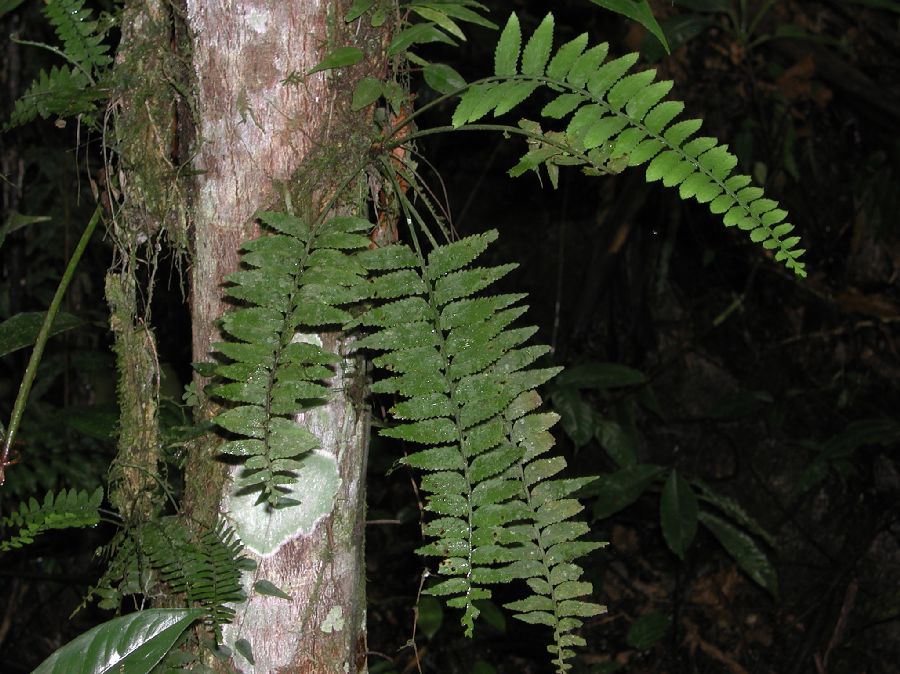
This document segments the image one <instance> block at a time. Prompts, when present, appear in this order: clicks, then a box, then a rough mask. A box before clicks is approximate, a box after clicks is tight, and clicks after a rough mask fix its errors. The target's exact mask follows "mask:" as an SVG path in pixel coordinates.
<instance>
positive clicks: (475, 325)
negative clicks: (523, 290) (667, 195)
mask: <svg viewBox="0 0 900 674" xmlns="http://www.w3.org/2000/svg"><path fill="white" fill-rule="evenodd" d="M496 236H497V233H496V232H495V231H489V232H486V233H484V234H479V235H475V236H470V237H467V238H465V239H462V240H460V241H456V242H454V243H451V244H448V245H445V246H440V247H438V248H435V249H434V250H432V251H431V253H430V254H429V256H428V258H427V260H425V259H423V258H420V257H419V256H417V255H416V254H414V253H413V252H412V251H411V250H409V249H408V248H405V247H402V246H393V247H392V248H394V249H396V252H395V253H393V254H392V255H391V262H392V264H389V265H388V264H386V265H384V266H382V267H381V269H383V270H384V273H382V274H381V275H379V276H376V277H375V278H374V279H373V281H372V286H373V289H374V291H373V295H374V296H375V297H376V298H377V297H383V298H385V300H386V301H384V302H378V303H376V304H375V305H374V306H373V307H372V308H370V309H369V310H368V311H367V312H366V313H364V314H362V315H361V316H360V317H359V318H357V319H356V320H355V321H354V325H362V326H372V327H373V328H374V331H373V332H371V333H370V334H369V335H367V336H365V337H363V338H362V339H360V340H359V341H358V342H357V348H364V349H371V350H375V351H379V352H381V355H379V356H378V357H376V358H375V359H374V361H373V362H374V363H375V365H376V366H378V367H380V368H381V369H383V370H386V371H387V372H388V373H390V376H388V377H387V378H383V379H380V380H378V381H376V382H375V383H374V385H373V387H372V388H373V390H374V391H376V392H381V393H391V394H396V395H397V396H399V397H400V399H401V400H400V402H398V403H396V404H395V405H394V406H393V408H392V409H391V415H392V417H393V418H394V420H395V421H396V422H397V423H396V425H394V426H391V427H389V428H387V429H384V430H383V431H382V435H385V436H388V437H392V438H397V439H400V440H404V441H406V442H410V443H414V444H417V445H423V446H424V449H420V450H418V451H415V452H414V453H412V454H409V455H408V456H406V457H405V458H403V459H402V460H401V463H404V464H406V465H409V466H411V467H413V468H416V469H418V470H420V471H423V473H424V475H423V477H422V479H421V488H422V491H423V492H425V493H426V494H428V497H427V503H426V506H425V509H426V510H427V511H428V512H429V513H431V514H432V515H433V518H432V519H431V520H430V521H429V522H428V523H427V524H426V525H425V535H426V536H427V537H428V538H429V539H430V541H429V542H428V543H427V544H426V545H425V546H423V547H421V548H420V549H419V550H418V552H419V553H420V554H422V555H426V556H432V557H438V558H439V559H440V560H441V561H440V563H439V565H438V574H439V575H440V576H441V580H440V581H439V582H437V583H436V584H434V585H432V586H430V587H428V588H427V589H426V592H428V593H429V594H433V595H438V596H442V597H445V598H446V602H447V605H449V606H451V607H455V608H459V609H462V611H463V615H462V624H463V626H464V627H465V631H466V633H467V634H471V633H472V630H473V628H474V621H475V619H476V618H477V617H478V615H479V607H478V606H479V600H481V599H487V598H488V597H490V596H491V590H490V586H491V585H494V584H498V583H510V582H513V581H522V580H524V581H525V582H526V584H527V587H528V588H529V590H530V593H529V595H528V596H527V597H526V598H525V599H522V600H520V601H516V602H513V603H511V604H509V605H507V608H508V609H510V610H512V611H513V612H514V615H515V617H517V618H519V619H521V620H524V621H526V622H529V623H536V624H543V625H546V626H548V627H550V628H551V630H553V635H554V638H553V643H552V645H551V646H550V647H549V648H550V651H551V652H552V653H553V655H554V662H555V663H556V666H557V670H558V671H559V672H565V671H567V670H568V669H569V667H570V665H569V664H568V660H569V659H570V658H571V656H572V655H573V651H572V647H574V646H578V645H583V644H584V640H583V639H582V638H581V637H580V636H578V635H577V634H575V633H574V632H575V631H576V630H577V629H578V628H579V627H580V626H581V624H582V619H583V618H585V617H589V616H594V615H597V614H598V613H600V612H602V611H603V610H604V609H603V607H602V606H599V605H597V604H595V603H593V602H591V601H590V600H589V599H586V597H588V596H589V595H590V594H591V592H592V588H591V586H590V583H586V582H583V581H581V580H580V578H581V574H582V570H581V568H580V567H579V566H578V565H577V564H575V563H574V562H575V560H576V559H578V558H580V557H581V556H583V555H585V554H587V553H588V552H590V551H591V550H593V549H595V548H597V547H599V545H600V544H599V543H594V542H588V541H582V540H579V539H580V538H581V537H582V536H583V535H584V534H586V533H587V531H588V527H587V525H586V524H585V523H583V522H577V521H573V520H572V519H571V518H572V517H573V516H574V515H576V514H577V513H578V512H579V511H580V510H581V505H580V504H579V503H578V501H576V500H575V499H572V498H570V496H571V494H572V493H573V492H575V491H576V490H577V489H578V488H580V487H581V486H583V484H585V482H586V481H588V480H586V479H559V478H555V477H554V476H556V475H557V474H558V473H560V472H561V471H562V470H563V469H564V468H565V467H566V462H565V460H564V459H563V458H562V457H558V456H555V457H554V456H550V457H548V456H547V453H548V452H549V451H550V449H551V448H552V447H553V445H554V440H553V436H552V435H550V433H549V432H548V429H549V428H550V427H551V426H552V425H553V424H555V423H556V421H557V418H558V417H557V415H555V414H551V413H543V412H540V411H538V408H539V407H540V405H541V399H540V396H539V395H538V394H537V392H536V391H535V388H536V387H537V386H539V385H541V384H543V383H544V382H546V381H547V380H548V379H549V378H551V377H552V376H554V375H555V374H556V373H557V372H558V368H533V367H531V366H532V364H533V363H534V362H535V361H536V360H537V359H538V358H540V357H541V356H542V355H544V354H545V353H547V347H544V346H526V345H525V343H526V342H527V340H528V339H529V338H530V337H531V336H532V335H533V334H534V332H535V328H534V327H524V328H517V327H511V325H512V324H513V322H514V321H515V320H516V319H517V318H518V317H520V316H521V315H522V314H523V313H524V312H525V310H526V308H527V307H524V306H519V305H518V302H519V301H520V300H521V299H522V298H523V297H524V296H523V295H513V294H504V295H489V294H482V291H485V290H486V289H487V288H488V287H489V286H490V285H491V284H492V283H494V282H495V281H497V280H498V279H500V278H501V277H502V276H504V275H506V274H507V273H508V272H509V271H510V270H511V269H512V267H513V265H502V266H499V267H477V266H472V262H474V260H475V259H476V258H477V257H478V256H479V255H480V254H481V253H482V252H483V251H484V250H485V248H486V247H487V245H488V244H489V243H490V242H492V241H493V240H494V239H495V238H496ZM367 252H368V251H367ZM365 254H366V253H364V254H363V255H365ZM383 255H384V256H385V257H387V253H384V254H383ZM398 279H402V284H399V283H397V280H398ZM400 285H402V287H403V288H405V292H403V293H398V292H397V289H398V288H399V287H400Z"/></svg>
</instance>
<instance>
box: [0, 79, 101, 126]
mask: <svg viewBox="0 0 900 674" xmlns="http://www.w3.org/2000/svg"><path fill="white" fill-rule="evenodd" d="M90 84H91V83H90V80H89V79H88V76H87V75H86V74H85V73H84V72H82V71H81V70H78V69H77V68H72V67H69V66H53V67H52V68H51V69H50V72H47V71H46V70H43V69H42V70H41V71H40V73H39V74H38V77H37V79H36V80H35V81H34V82H32V83H31V86H30V87H29V88H28V91H26V92H25V94H24V95H23V96H22V98H20V99H19V100H17V101H16V104H15V107H13V111H12V114H11V115H10V118H9V121H8V122H7V123H6V125H5V126H4V129H6V130H9V129H12V128H15V127H17V126H22V125H23V124H27V123H28V122H31V121H33V120H35V119H37V118H38V117H40V118H42V119H47V118H48V117H51V116H54V115H56V116H59V117H72V116H75V115H80V114H83V113H86V112H91V111H93V110H94V102H95V101H96V100H98V99H99V98H102V97H103V96H104V95H105V94H104V93H103V92H102V91H98V90H97V89H95V88H93V87H91V86H90Z"/></svg>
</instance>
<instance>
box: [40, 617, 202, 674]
mask: <svg viewBox="0 0 900 674" xmlns="http://www.w3.org/2000/svg"><path fill="white" fill-rule="evenodd" d="M205 614H206V611H205V610H203V609H147V610H145V611H138V612H136V613H132V614H130V615H127V616H123V617H121V618H114V619H113V620H110V621H109V622H105V623H102V624H101V625H97V626H96V627H94V628H93V629H90V630H88V631H87V632H85V633H84V634H82V635H81V636H78V637H76V638H75V639H73V640H72V641H70V642H69V643H67V644H66V645H65V646H63V647H62V648H60V649H58V650H56V651H55V652H54V653H53V654H52V655H51V656H50V657H49V658H47V659H46V660H44V661H43V662H42V663H41V664H40V665H38V667H37V669H35V670H34V672H33V674H72V673H73V672H90V673H91V674H104V673H106V672H109V673H110V674H120V673H121V674H146V673H147V672H150V670H152V669H153V668H154V667H155V666H156V665H157V663H159V661H160V660H162V659H163V657H165V655H166V653H168V652H169V649H170V648H172V646H173V645H174V644H175V642H176V641H177V640H178V637H180V636H181V634H182V632H184V631H185V630H186V629H187V628H188V627H189V626H190V625H191V623H193V622H194V621H195V620H198V619H200V618H202V617H203V616H204V615H205Z"/></svg>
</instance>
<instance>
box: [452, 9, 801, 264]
mask: <svg viewBox="0 0 900 674" xmlns="http://www.w3.org/2000/svg"><path fill="white" fill-rule="evenodd" d="M552 42H553V16H552V15H551V14H548V15H547V17H546V18H545V19H544V21H543V22H542V23H541V24H540V26H539V27H538V28H537V29H536V30H535V32H534V34H533V35H532V36H531V38H530V39H529V40H528V42H527V44H526V45H525V47H524V49H523V48H522V34H521V29H520V27H519V20H518V18H517V17H516V15H515V14H512V15H511V16H510V18H509V21H508V22H507V24H506V27H505V28H504V29H503V32H502V34H501V37H500V40H499V42H498V44H497V48H496V52H495V67H494V70H495V76H494V77H490V78H487V79H485V80H482V81H479V82H476V83H474V84H472V85H471V86H470V87H469V88H468V89H466V91H465V92H464V93H463V95H462V98H461V100H460V102H459V105H458V106H457V108H456V111H455V112H454V114H453V121H452V123H453V126H454V127H456V128H461V127H464V126H465V125H468V124H472V123H474V122H477V121H478V120H480V119H482V118H484V117H486V116H487V115H489V114H491V113H493V115H494V116H499V115H502V114H506V113H508V112H510V111H511V110H513V109H514V108H515V107H516V106H518V105H519V104H520V103H522V102H523V101H524V100H526V99H527V98H528V97H529V96H531V94H533V93H534V92H535V91H537V90H538V89H540V88H547V89H548V90H550V91H552V92H555V93H556V95H555V97H554V98H553V100H551V101H550V102H549V103H547V104H546V105H545V106H544V108H543V110H542V113H541V114H542V116H543V117H544V118H547V119H551V120H560V121H561V122H563V123H564V124H565V127H564V130H561V131H544V130H542V127H541V125H540V124H539V123H537V122H534V121H529V120H523V121H522V122H521V123H520V127H521V128H522V130H523V132H524V133H525V135H527V136H528V137H529V150H528V151H527V152H526V154H525V155H524V156H523V157H522V159H521V161H519V163H518V164H517V165H516V166H514V167H513V168H512V169H511V170H510V174H511V175H513V176H516V175H521V174H522V173H525V172H526V171H528V170H535V171H537V170H538V169H539V167H540V166H545V167H546V169H547V170H548V172H549V173H550V177H551V180H553V181H554V183H555V175H556V171H558V167H559V166H563V165H578V166H582V167H583V168H584V169H585V170H586V171H587V172H589V173H596V174H600V173H617V172H619V171H621V170H623V169H624V168H626V167H632V166H640V165H643V164H647V168H646V179H647V181H648V182H654V181H657V180H661V181H662V183H663V185H665V186H666V187H677V188H678V194H679V196H680V197H681V198H682V199H685V200H686V199H690V198H694V199H696V200H697V201H698V202H700V203H705V204H709V208H710V210H711V211H712V212H713V213H715V214H717V215H718V214H722V215H723V221H724V224H725V225H726V226H728V227H733V226H737V227H738V228H740V229H742V230H746V231H747V232H748V234H749V237H750V239H751V241H753V242H755V243H759V244H761V245H762V246H763V247H764V248H765V249H767V250H772V251H774V252H775V259H776V260H777V261H779V262H784V264H785V265H786V266H787V267H788V268H789V269H791V270H792V271H794V272H795V273H796V274H797V275H798V276H805V275H806V271H805V265H804V263H803V262H801V261H800V257H801V256H802V255H803V252H804V251H803V249H800V248H797V245H798V243H799V241H800V238H799V237H797V236H791V232H792V231H793V229H794V226H793V225H791V224H790V223H788V222H785V219H786V218H787V211H785V210H783V209H781V208H779V206H778V202H776V201H774V200H772V199H767V198H765V197H764V196H763V190H762V189H761V188H759V187H755V186H753V185H751V178H750V177H749V176H746V175H739V174H738V175H734V174H733V171H734V168H735V167H736V166H737V158H736V157H735V156H734V154H732V153H731V152H730V151H729V150H728V146H727V145H720V144H719V142H718V141H717V140H716V139H715V138H712V137H709V136H696V134H697V132H698V131H699V130H700V127H701V125H702V121H701V120H699V119H687V120H678V116H679V114H680V113H681V112H682V111H683V110H684V104H683V103H680V102H678V101H663V98H665V96H666V95H667V94H668V92H669V90H670V89H671V88H672V82H670V81H659V82H656V81H654V80H655V77H656V71H655V70H644V71H641V72H636V73H630V71H631V69H632V67H633V66H634V64H635V63H636V61H637V58H638V55H637V54H626V55H625V56H621V57H619V58H616V59H612V60H607V53H608V49H609V46H608V45H607V44H606V43H602V44H599V45H597V46H594V47H591V48H587V44H588V38H587V34H586V33H584V34H582V35H579V36H578V37H576V38H575V39H573V40H571V41H569V42H568V43H566V44H564V45H563V46H561V47H560V48H559V49H558V50H556V52H555V53H553V52H552V49H551V46H552Z"/></svg>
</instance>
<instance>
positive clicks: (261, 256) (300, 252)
mask: <svg viewBox="0 0 900 674" xmlns="http://www.w3.org/2000/svg"><path fill="white" fill-rule="evenodd" d="M260 220H261V221H262V222H263V224H264V225H266V226H267V227H268V228H269V229H270V230H273V231H274V232H275V233H274V234H273V235H271V236H262V237H260V238H258V239H254V240H252V241H250V242H248V243H246V244H244V246H243V250H244V252H243V255H242V258H241V259H242V262H243V266H244V269H242V270H241V271H238V272H235V273H234V274H232V275H231V276H229V277H228V280H229V281H230V282H231V283H232V286H231V287H230V288H229V289H228V290H227V293H228V294H229V295H230V296H231V297H233V298H235V299H237V300H239V301H241V302H243V303H244V304H245V306H243V307H242V308H239V309H236V310H234V311H232V312H230V313H228V314H226V315H225V316H224V318H223V321H222V327H223V330H224V332H226V333H227V334H228V335H230V336H231V337H232V338H233V341H231V342H223V343H219V344H216V345H215V348H216V349H217V350H218V352H219V353H220V354H221V355H222V356H224V357H225V358H227V359H228V360H229V361H230V362H228V363H226V364H222V365H219V366H217V367H216V369H215V372H216V374H217V375H218V376H219V377H220V378H221V379H222V380H224V383H220V384H218V385H217V386H215V387H214V388H213V389H212V393H213V395H215V396H217V397H219V398H221V399H222V400H224V401H228V402H231V403H236V404H237V406H235V407H232V408H231V409H228V410H226V411H224V412H222V413H220V414H219V415H218V416H217V417H216V418H215V419H214V421H215V423H216V424H218V425H219V426H221V427H222V428H223V429H225V430H226V431H229V432H230V433H232V434H234V436H236V438H235V439H232V440H229V441H228V442H225V443H224V444H222V445H221V446H220V447H219V451H221V452H223V453H225V454H231V455H233V456H238V457H241V458H243V459H244V470H243V472H242V474H241V475H240V476H239V478H238V483H239V484H238V486H239V487H240V488H242V489H244V488H246V489H250V490H259V491H260V499H261V500H267V501H268V502H269V503H270V504H271V505H272V506H277V507H283V506H287V505H291V504H293V503H295V502H296V501H294V500H293V499H288V498H285V497H284V494H285V493H286V492H287V489H286V487H285V486H284V485H285V484H289V483H291V482H293V480H294V476H295V473H294V471H295V470H296V469H298V468H299V467H300V465H301V464H300V461H301V459H302V457H303V455H304V454H306V453H307V452H309V451H311V450H313V449H316V448H317V447H318V446H319V440H318V438H316V437H315V435H313V434H312V433H311V432H310V431H308V430H307V429H305V428H303V427H301V426H299V425H298V424H297V423H295V422H294V420H293V419H292V416H293V415H295V414H297V413H298V412H299V411H302V410H304V409H310V408H312V407H315V406H317V405H320V404H322V402H323V400H324V399H325V398H326V397H327V396H328V390H329V389H328V387H327V386H326V385H325V381H326V380H328V379H330V378H331V376H332V375H333V371H332V369H331V367H330V366H331V365H333V364H334V363H336V362H338V361H339V357H338V356H337V355H335V354H333V353H330V352H328V351H326V350H324V349H323V348H322V347H321V346H320V345H318V344H315V343H312V342H313V341H315V338H314V337H311V338H310V339H309V340H308V341H301V340H300V339H299V338H298V337H297V335H298V333H304V332H306V333H310V332H313V333H314V332H317V331H320V330H321V328H322V326H326V325H340V324H342V323H345V322H347V321H349V320H350V318H351V316H350V314H349V313H347V312H346V311H345V310H344V309H342V308H340V307H341V306H342V305H346V304H349V303H353V302H357V301H359V300H360V299H363V298H365V297H368V296H369V294H370V292H371V291H370V289H369V288H368V286H367V285H366V284H365V283H364V282H363V278H364V275H365V274H366V268H365V267H364V266H363V265H362V264H360V263H359V262H357V261H356V260H355V259H354V256H353V255H351V254H348V252H347V251H355V250H359V249H363V248H366V247H367V246H368V244H369V240H368V238H367V237H366V236H363V235H360V234H358V233H357V232H359V231H361V230H367V229H369V228H370V226H371V225H370V224H369V223H368V222H367V221H365V220H362V219H360V218H353V217H336V218H332V219H331V220H329V221H328V222H326V223H324V224H323V225H321V226H320V227H319V228H317V229H316V230H315V231H314V230H312V229H311V228H310V227H309V225H308V224H307V223H305V222H304V221H302V220H301V219H300V218H297V217H295V216H293V215H290V214H287V213H275V212H266V213H261V214H260Z"/></svg>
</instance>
